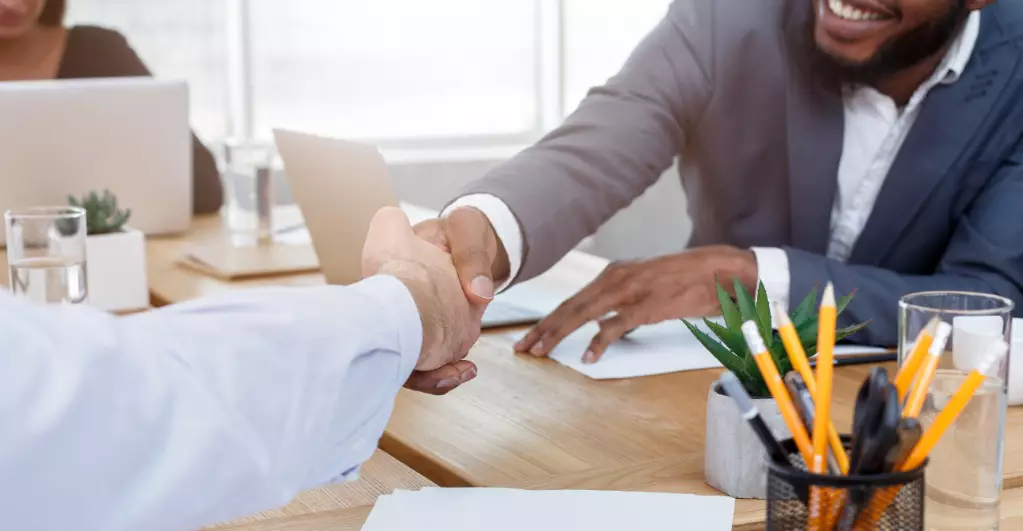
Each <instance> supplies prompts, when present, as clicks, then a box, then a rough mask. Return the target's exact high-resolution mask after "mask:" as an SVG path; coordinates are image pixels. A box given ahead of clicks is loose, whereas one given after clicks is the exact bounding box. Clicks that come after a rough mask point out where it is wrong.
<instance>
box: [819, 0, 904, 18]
mask: <svg viewBox="0 0 1023 531" xmlns="http://www.w3.org/2000/svg"><path fill="white" fill-rule="evenodd" d="M826 1H827V4H828V9H830V10H831V12H832V13H834V15H835V16H837V17H838V18H841V19H843V20H853V21H858V20H870V21H873V20H887V19H891V18H894V17H893V16H892V15H891V14H889V13H884V12H881V11H872V10H869V9H863V8H860V7H854V6H852V5H850V4H847V3H845V2H843V1H842V0H826Z"/></svg>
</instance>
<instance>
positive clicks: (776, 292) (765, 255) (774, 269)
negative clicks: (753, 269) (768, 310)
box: [751, 247, 792, 308]
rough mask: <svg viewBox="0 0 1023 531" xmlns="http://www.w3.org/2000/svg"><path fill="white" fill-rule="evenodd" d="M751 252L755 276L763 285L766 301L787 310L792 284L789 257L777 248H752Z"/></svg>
mask: <svg viewBox="0 0 1023 531" xmlns="http://www.w3.org/2000/svg"><path fill="white" fill-rule="evenodd" d="M751 250H752V251H753V254H754V255H756V258H757V275H758V276H759V277H760V281H761V282H763V283H764V289H765V290H767V298H768V300H769V301H770V302H773V303H777V304H779V305H781V307H782V308H788V307H789V285H790V284H791V283H792V277H791V275H790V274H789V255H788V254H786V253H785V250H784V249H779V248H777V247H753V248H752V249H751Z"/></svg>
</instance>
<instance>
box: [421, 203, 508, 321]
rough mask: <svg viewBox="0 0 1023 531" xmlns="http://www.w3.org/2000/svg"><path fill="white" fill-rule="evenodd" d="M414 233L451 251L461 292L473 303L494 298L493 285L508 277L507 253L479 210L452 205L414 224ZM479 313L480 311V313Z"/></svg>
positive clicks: (481, 303)
mask: <svg viewBox="0 0 1023 531" xmlns="http://www.w3.org/2000/svg"><path fill="white" fill-rule="evenodd" d="M415 232H416V235H418V236H419V237H420V238H422V239H424V240H426V241H428V242H430V243H432V244H434V245H436V246H437V247H438V248H440V249H442V250H444V251H445V252H449V253H451V260H452V261H453V262H454V264H455V270H456V271H457V272H458V279H459V281H460V282H461V284H462V289H463V290H464V291H465V296H466V298H467V299H469V302H471V303H472V304H474V305H483V307H484V308H485V307H486V304H487V303H489V302H490V300H491V299H493V298H494V285H495V283H497V282H502V281H504V280H505V279H506V278H507V277H508V270H509V265H508V253H507V252H506V251H505V249H504V246H503V245H502V244H501V240H499V239H498V238H497V235H496V234H495V233H494V228H493V227H492V226H491V225H490V220H488V219H487V217H486V216H485V215H483V213H482V212H480V211H478V210H476V209H475V208H465V207H463V208H456V209H454V210H452V211H451V213H449V214H448V215H447V216H445V217H443V218H438V219H430V220H427V221H423V222H422V223H419V224H417V225H416V227H415ZM481 315H482V313H481Z"/></svg>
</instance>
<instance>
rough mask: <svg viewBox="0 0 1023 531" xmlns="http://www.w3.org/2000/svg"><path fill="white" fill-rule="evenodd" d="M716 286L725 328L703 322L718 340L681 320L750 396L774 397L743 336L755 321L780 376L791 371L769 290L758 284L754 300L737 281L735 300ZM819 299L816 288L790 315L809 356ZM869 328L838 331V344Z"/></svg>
mask: <svg viewBox="0 0 1023 531" xmlns="http://www.w3.org/2000/svg"><path fill="white" fill-rule="evenodd" d="M715 284H716V285H717V294H718V303H719V304H720V305H721V316H722V317H723V318H724V321H725V325H724V326H722V325H720V324H718V323H716V322H714V321H711V320H710V319H704V320H703V322H704V324H705V325H707V328H708V329H710V331H711V332H713V333H714V335H715V336H717V339H715V338H713V337H711V336H710V335H709V334H707V333H705V332H703V331H702V330H700V329H699V328H697V327H695V326H693V324H692V323H690V322H689V321H686V320H685V319H682V322H683V323H685V325H686V326H687V327H688V328H689V330H690V331H691V332H692V333H693V335H695V336H696V339H697V340H699V341H700V343H701V344H702V345H703V346H704V348H706V349H707V350H708V351H709V352H710V353H711V354H713V355H714V357H715V358H717V359H718V361H720V362H721V365H724V366H725V368H726V369H728V370H730V371H732V372H734V373H735V375H736V376H738V377H739V381H741V382H742V384H743V386H745V387H746V390H747V391H748V392H749V393H750V395H752V396H753V397H755V398H769V397H770V396H771V395H770V392H769V391H768V389H767V384H766V383H765V382H764V377H763V376H762V375H761V374H760V369H759V368H758V367H757V362H756V360H754V359H753V356H752V355H751V354H750V352H749V349H748V348H747V347H746V341H745V339H744V338H743V335H742V323H744V322H746V321H755V322H756V323H757V328H759V329H760V335H761V336H763V338H764V343H765V344H766V345H767V349H768V350H769V351H770V353H771V357H772V358H774V363H775V365H777V366H778V372H779V373H781V374H782V376H784V375H785V374H786V373H788V372H789V371H791V370H792V362H790V361H789V357H788V355H787V354H786V353H785V346H784V345H783V344H782V341H781V337H779V335H778V332H777V331H776V330H774V329H773V327H772V326H771V306H770V304H769V303H768V299H767V290H765V289H764V284H763V283H759V284H758V285H757V297H756V300H754V299H753V297H751V296H750V294H749V292H748V291H746V288H745V287H744V286H743V285H742V283H741V282H739V280H738V279H735V281H734V285H735V299H734V300H733V299H732V297H731V296H730V295H729V294H728V292H727V291H725V289H724V288H723V287H721V284H720V283H719V282H715ZM854 294H855V292H853V293H850V294H848V295H846V296H844V297H842V298H841V299H840V300H839V301H838V308H837V309H838V313H839V314H841V313H842V311H843V310H845V308H846V306H848V305H849V302H850V301H851V300H852V298H853V295H854ZM817 295H818V294H817V287H816V286H815V287H814V288H813V290H811V291H810V293H808V294H807V295H806V298H804V299H803V301H802V302H800V303H799V306H797V307H796V309H795V310H794V311H793V312H791V315H790V317H791V318H792V324H793V325H795V327H796V332H797V333H798V334H799V340H800V341H801V342H802V343H803V348H804V349H806V355H807V356H812V355H814V354H816V353H817V301H818V299H817ZM868 324H870V321H867V322H865V323H860V324H857V325H853V326H850V327H847V328H842V329H840V330H837V331H835V341H839V340H841V339H844V338H846V337H849V336H850V335H852V334H855V333H856V332H859V331H860V330H863V328H864V327H866V326H867V325H868Z"/></svg>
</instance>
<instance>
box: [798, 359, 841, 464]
mask: <svg viewBox="0 0 1023 531" xmlns="http://www.w3.org/2000/svg"><path fill="white" fill-rule="evenodd" d="M784 381H785V387H786V388H788V390H789V395H791V396H792V403H793V404H795V406H796V411H798V412H799V417H800V418H802V419H803V424H805V425H806V429H807V430H813V415H814V407H815V406H814V402H813V396H812V395H811V394H810V389H809V388H808V387H807V386H806V382H804V381H803V377H802V376H800V375H799V373H797V372H796V371H791V372H789V373H788V374H786V375H785V379H784ZM828 470H829V471H830V472H831V473H832V474H833V475H836V476H839V475H842V471H841V470H842V469H841V468H839V467H838V459H835V452H833V451H831V449H830V448H828Z"/></svg>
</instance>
